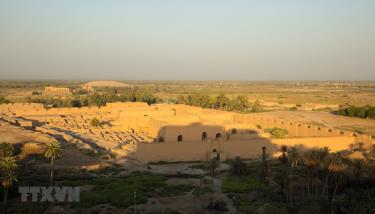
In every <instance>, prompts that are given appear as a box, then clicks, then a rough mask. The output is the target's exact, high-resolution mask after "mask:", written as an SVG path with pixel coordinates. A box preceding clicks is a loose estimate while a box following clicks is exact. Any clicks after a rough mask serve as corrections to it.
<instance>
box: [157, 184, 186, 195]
mask: <svg viewBox="0 0 375 214" xmlns="http://www.w3.org/2000/svg"><path fill="white" fill-rule="evenodd" d="M192 189H193V186H192V185H191V184H177V185H167V186H164V187H163V188H162V189H161V190H159V191H158V194H159V195H160V196H166V197H169V196H177V195H183V194H185V193H186V192H190V191H191V190H192Z"/></svg>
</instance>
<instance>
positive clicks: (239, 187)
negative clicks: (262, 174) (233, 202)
mask: <svg viewBox="0 0 375 214" xmlns="http://www.w3.org/2000/svg"><path fill="white" fill-rule="evenodd" d="M263 188H264V184H263V182H261V181H260V180H259V179H258V178H257V177H255V176H254V175H250V176H241V177H234V176H227V177H225V178H224V179H223V181H222V190H223V192H225V193H230V192H232V193H244V192H250V191H257V190H262V189H263Z"/></svg>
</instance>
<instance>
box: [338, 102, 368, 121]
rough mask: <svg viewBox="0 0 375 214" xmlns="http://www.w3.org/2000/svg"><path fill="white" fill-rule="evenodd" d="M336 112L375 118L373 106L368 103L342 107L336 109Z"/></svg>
mask: <svg viewBox="0 0 375 214" xmlns="http://www.w3.org/2000/svg"><path fill="white" fill-rule="evenodd" d="M337 114H338V115H342V116H348V117H359V118H370V119H375V107H373V106H370V105H367V106H349V107H342V108H340V109H339V110H338V111H337Z"/></svg>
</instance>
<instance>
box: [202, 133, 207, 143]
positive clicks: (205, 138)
mask: <svg viewBox="0 0 375 214" xmlns="http://www.w3.org/2000/svg"><path fill="white" fill-rule="evenodd" d="M202 141H207V132H203V133H202Z"/></svg>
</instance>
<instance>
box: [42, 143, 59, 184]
mask: <svg viewBox="0 0 375 214" xmlns="http://www.w3.org/2000/svg"><path fill="white" fill-rule="evenodd" d="M60 152H61V145H60V143H58V142H51V143H49V144H47V149H46V151H45V153H44V156H45V157H46V158H49V159H50V160H51V171H50V185H52V182H53V161H54V160H55V159H56V158H58V157H59V155H60Z"/></svg>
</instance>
